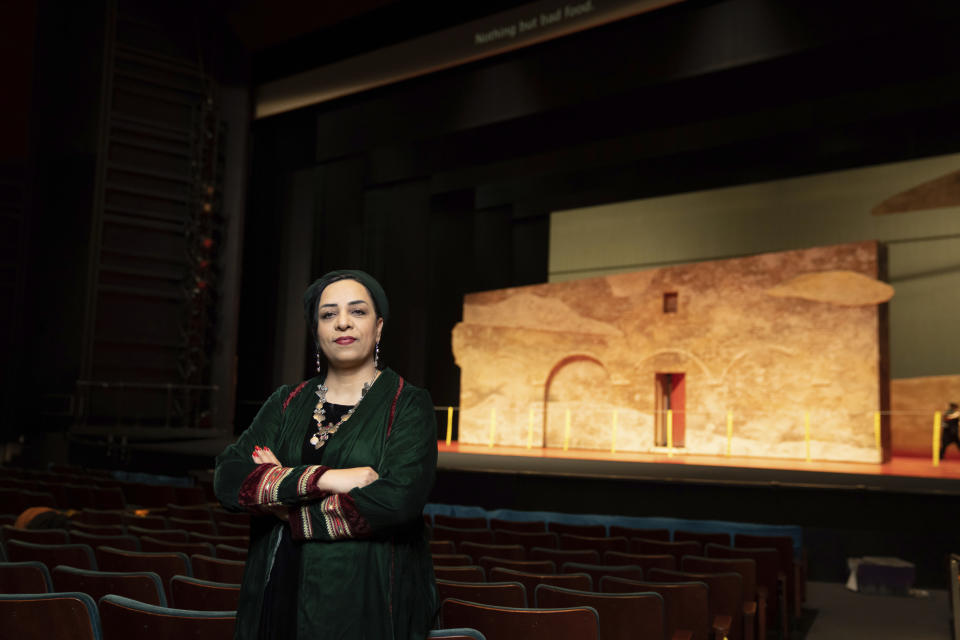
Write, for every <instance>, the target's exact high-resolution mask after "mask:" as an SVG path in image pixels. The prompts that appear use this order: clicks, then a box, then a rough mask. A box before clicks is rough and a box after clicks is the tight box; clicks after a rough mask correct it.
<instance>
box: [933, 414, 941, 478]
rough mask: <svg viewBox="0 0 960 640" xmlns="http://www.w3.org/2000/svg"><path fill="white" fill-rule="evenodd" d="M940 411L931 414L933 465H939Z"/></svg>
mask: <svg viewBox="0 0 960 640" xmlns="http://www.w3.org/2000/svg"><path fill="white" fill-rule="evenodd" d="M940 425H941V417H940V412H939V411H937V412H936V413H934V414H933V466H935V467H939V466H940V428H941V427H940Z"/></svg>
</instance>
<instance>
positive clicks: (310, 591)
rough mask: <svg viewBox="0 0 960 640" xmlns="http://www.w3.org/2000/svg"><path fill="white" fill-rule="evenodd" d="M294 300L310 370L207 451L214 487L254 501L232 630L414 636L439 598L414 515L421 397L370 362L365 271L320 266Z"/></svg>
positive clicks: (428, 464) (230, 497)
mask: <svg viewBox="0 0 960 640" xmlns="http://www.w3.org/2000/svg"><path fill="white" fill-rule="evenodd" d="M304 311H305V313H306V316H307V322H308V326H310V327H312V328H313V331H314V337H315V338H316V343H317V371H318V375H317V376H316V377H314V378H311V379H309V380H307V381H305V382H303V383H301V384H300V385H297V386H296V387H293V386H283V387H280V388H279V389H277V391H276V392H274V393H273V395H271V396H270V398H269V399H268V400H267V401H266V403H265V404H264V405H263V407H262V408H261V409H260V412H259V413H258V414H257V416H256V418H254V420H253V423H252V424H251V425H250V426H249V427H248V428H247V430H246V431H244V432H243V434H241V436H240V437H239V439H238V440H237V442H236V443H235V444H233V445H230V446H229V447H227V449H226V450H225V451H224V452H223V453H222V454H221V455H220V456H219V457H218V458H217V467H216V473H215V477H214V487H215V490H216V493H217V498H218V499H219V500H220V502H221V503H223V505H224V506H225V507H227V508H228V509H233V510H243V509H246V510H248V511H250V512H252V513H254V514H257V517H254V518H252V524H251V535H250V552H249V558H248V560H247V566H246V569H245V571H244V576H243V585H242V587H241V593H240V604H239V607H238V610H237V626H236V637H237V638H241V639H244V638H304V639H305V638H310V639H311V640H320V639H325V638H344V639H348V638H349V639H357V638H367V639H370V640H374V639H380V638H384V639H385V638H397V639H406V638H424V637H426V636H427V634H428V632H429V629H430V628H431V627H432V625H433V618H434V615H435V612H436V609H437V601H436V585H435V582H434V577H433V565H432V562H431V557H430V551H429V545H428V543H427V541H426V537H425V532H424V525H423V517H422V509H423V505H424V504H425V502H426V500H427V495H428V493H429V491H430V488H431V485H432V484H433V478H434V473H435V470H436V462H437V445H436V423H435V419H434V417H433V403H432V402H431V400H430V395H429V394H428V393H427V392H426V391H425V390H423V389H418V388H416V387H414V386H413V385H411V384H408V383H405V382H404V380H403V378H401V377H400V376H398V375H397V374H396V373H394V372H393V371H391V370H390V369H383V370H380V369H379V368H378V363H379V362H378V361H379V350H380V348H379V347H380V336H381V333H382V331H383V325H384V321H385V320H386V319H387V315H388V304H387V297H386V294H385V293H384V292H383V288H382V287H381V286H380V284H379V283H378V282H377V281H376V280H374V279H373V278H372V277H371V276H369V275H368V274H366V273H364V272H362V271H352V270H350V271H334V272H331V273H328V274H327V275H325V276H323V277H322V278H320V279H319V280H317V281H316V282H314V283H313V284H312V285H311V286H310V287H309V288H308V289H307V291H306V294H305V295H304ZM321 354H322V355H323V357H324V358H325V360H326V367H323V366H322V365H321Z"/></svg>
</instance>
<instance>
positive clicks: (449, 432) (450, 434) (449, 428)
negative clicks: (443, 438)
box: [447, 407, 453, 447]
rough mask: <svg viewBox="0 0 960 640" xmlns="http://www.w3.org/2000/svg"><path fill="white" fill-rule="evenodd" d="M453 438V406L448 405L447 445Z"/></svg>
mask: <svg viewBox="0 0 960 640" xmlns="http://www.w3.org/2000/svg"><path fill="white" fill-rule="evenodd" d="M452 439H453V407H447V446H448V447H449V446H450V441H451V440H452Z"/></svg>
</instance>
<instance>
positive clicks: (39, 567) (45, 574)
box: [0, 560, 53, 593]
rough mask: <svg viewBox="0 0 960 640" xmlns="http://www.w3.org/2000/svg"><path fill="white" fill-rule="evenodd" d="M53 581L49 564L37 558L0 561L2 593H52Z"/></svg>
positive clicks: (0, 589) (0, 588) (0, 591)
mask: <svg viewBox="0 0 960 640" xmlns="http://www.w3.org/2000/svg"><path fill="white" fill-rule="evenodd" d="M51 591H53V583H52V581H51V579H50V571H49V570H48V569H47V565H45V564H43V563H42V562H39V561H37V560H30V561H26V562H0V593H50V592H51Z"/></svg>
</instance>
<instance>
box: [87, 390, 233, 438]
mask: <svg viewBox="0 0 960 640" xmlns="http://www.w3.org/2000/svg"><path fill="white" fill-rule="evenodd" d="M218 391H219V387H218V386H217V385H198V384H175V383H148V382H108V381H98V380H78V381H77V402H76V403H75V405H74V407H75V416H74V424H75V425H76V426H78V427H81V428H83V427H88V426H91V427H92V426H96V427H161V428H174V427H181V428H183V427H186V428H195V429H210V428H212V427H213V422H214V421H213V417H214V415H215V414H216V410H217V407H216V398H217V392H218Z"/></svg>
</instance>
